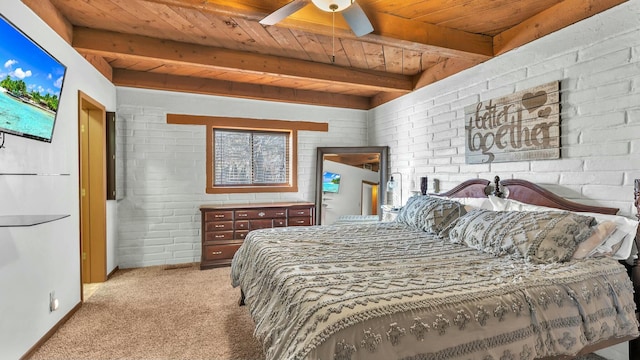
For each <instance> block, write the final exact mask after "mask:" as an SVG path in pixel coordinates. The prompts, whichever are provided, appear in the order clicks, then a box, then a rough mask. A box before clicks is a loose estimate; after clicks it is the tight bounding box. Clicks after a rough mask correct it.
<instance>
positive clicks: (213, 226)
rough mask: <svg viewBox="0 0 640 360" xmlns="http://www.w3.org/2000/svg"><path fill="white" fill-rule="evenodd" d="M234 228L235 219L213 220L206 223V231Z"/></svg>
mask: <svg viewBox="0 0 640 360" xmlns="http://www.w3.org/2000/svg"><path fill="white" fill-rule="evenodd" d="M224 230H233V221H211V222H208V223H206V224H205V231H224Z"/></svg>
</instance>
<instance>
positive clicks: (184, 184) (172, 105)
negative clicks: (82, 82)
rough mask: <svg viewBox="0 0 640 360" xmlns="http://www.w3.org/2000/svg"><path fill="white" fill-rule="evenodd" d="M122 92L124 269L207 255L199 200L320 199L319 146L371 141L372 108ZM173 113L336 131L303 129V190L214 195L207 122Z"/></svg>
mask: <svg viewBox="0 0 640 360" xmlns="http://www.w3.org/2000/svg"><path fill="white" fill-rule="evenodd" d="M117 93H118V111H117V114H118V119H117V121H118V146H119V147H120V148H122V149H123V151H124V153H123V154H122V159H121V160H122V161H123V164H122V165H121V166H122V167H123V169H124V171H123V176H124V179H123V180H122V183H123V186H124V198H123V199H122V200H120V201H119V202H118V222H119V226H118V237H119V247H118V258H119V265H120V267H121V268H125V267H140V266H150V265H159V264H172V263H186V262H196V261H200V227H201V222H200V211H199V207H200V205H202V204H224V203H255V202H258V203H271V202H277V201H309V202H314V201H315V159H316V148H317V147H318V146H364V145H366V144H367V129H366V112H365V111H360V110H348V109H336V108H328V107H321V106H309V105H296V104H285V103H275V102H265V101H255V100H244V99H232V98H225V97H215V96H204V95H193V94H181V93H171V92H164V91H152V90H139V89H131V88H118V89H117ZM167 113H176V114H190V115H212V116H231V117H246V118H258V119H277V120H289V121H296V120H298V121H312V122H327V123H328V124H329V131H328V132H312V131H301V132H299V133H298V189H299V191H298V192H296V193H249V194H228V195H227V194H224V195H209V194H206V193H205V184H206V173H205V166H206V163H205V148H206V142H205V141H206V133H205V127H204V126H201V125H168V124H167V123H166V114H167Z"/></svg>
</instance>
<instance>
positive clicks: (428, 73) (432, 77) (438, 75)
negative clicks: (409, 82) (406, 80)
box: [414, 58, 479, 90]
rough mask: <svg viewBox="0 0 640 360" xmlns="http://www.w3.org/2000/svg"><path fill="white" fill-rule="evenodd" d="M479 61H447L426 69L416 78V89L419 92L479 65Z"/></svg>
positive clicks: (451, 59)
mask: <svg viewBox="0 0 640 360" xmlns="http://www.w3.org/2000/svg"><path fill="white" fill-rule="evenodd" d="M478 63H479V62H478V61H474V60H465V59H453V58H450V59H446V60H444V61H441V62H439V63H437V64H436V65H434V66H432V67H430V68H428V69H426V70H425V71H423V72H422V73H421V74H419V75H416V76H415V86H414V89H415V90H417V89H419V88H421V87H425V86H427V85H429V84H433V83H435V82H437V81H440V80H442V79H444V78H447V77H449V76H451V75H453V74H457V73H459V72H460V71H463V70H466V69H468V68H470V67H473V66H476V65H478Z"/></svg>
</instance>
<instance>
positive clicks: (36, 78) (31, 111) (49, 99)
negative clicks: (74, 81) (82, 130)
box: [0, 15, 67, 142]
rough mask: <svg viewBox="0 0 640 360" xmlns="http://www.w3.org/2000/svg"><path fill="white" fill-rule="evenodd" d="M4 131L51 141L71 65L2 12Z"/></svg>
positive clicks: (0, 120) (0, 108)
mask: <svg viewBox="0 0 640 360" xmlns="http://www.w3.org/2000/svg"><path fill="white" fill-rule="evenodd" d="M0 34H2V41H0V66H1V68H0V132H3V133H7V134H13V135H17V136H23V137H26V138H30V139H35V140H40V141H45V142H51V138H52V136H53V128H54V125H55V123H56V115H57V113H58V104H59V103H60V95H61V94H62V84H63V82H64V77H65V74H66V72H67V67H66V66H64V65H63V64H62V63H60V62H59V61H58V60H56V59H55V58H54V57H53V56H51V54H49V53H48V52H47V51H46V50H44V49H43V48H42V47H40V46H39V45H38V44H36V43H35V42H34V41H33V40H31V39H30V38H29V37H28V36H27V35H25V34H24V33H23V32H22V31H20V30H19V29H18V28H17V27H15V26H14V25H13V24H12V23H11V22H9V21H8V20H7V19H5V18H4V17H3V16H2V15H0Z"/></svg>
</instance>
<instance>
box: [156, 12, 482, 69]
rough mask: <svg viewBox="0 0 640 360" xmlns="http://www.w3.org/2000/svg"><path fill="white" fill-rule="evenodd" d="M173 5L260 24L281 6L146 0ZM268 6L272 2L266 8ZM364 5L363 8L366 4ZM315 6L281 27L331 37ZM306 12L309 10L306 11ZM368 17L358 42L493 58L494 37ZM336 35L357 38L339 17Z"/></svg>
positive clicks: (378, 15)
mask: <svg viewBox="0 0 640 360" xmlns="http://www.w3.org/2000/svg"><path fill="white" fill-rule="evenodd" d="M146 1H149V2H154V3H160V4H165V5H171V6H180V7H184V8H192V9H197V10H200V11H206V12H209V13H213V14H216V15H221V16H229V17H241V18H244V19H247V20H253V21H259V20H261V19H262V18H263V17H265V16H266V15H268V14H269V13H271V12H272V11H274V10H276V9H277V8H278V7H279V6H281V5H283V4H284V3H282V4H273V3H272V2H265V1H257V0H239V1H229V0H207V1H204V2H203V1H202V0H146ZM265 3H271V6H270V7H269V8H265V7H264V4H265ZM363 6H364V5H363ZM310 7H313V5H309V6H307V8H304V9H302V10H301V11H298V12H297V13H295V14H293V15H291V16H289V17H288V18H287V19H285V20H283V21H281V22H280V23H278V26H282V27H287V28H291V29H296V30H301V31H305V32H313V33H316V34H322V35H327V36H331V35H332V29H331V23H332V22H331V15H330V14H329V13H324V12H322V11H315V10H313V9H312V10H313V11H308V9H309V8H310ZM305 9H307V10H305ZM365 12H366V13H367V16H368V17H369V19H370V20H371V23H372V24H373V28H374V32H373V33H371V34H368V35H365V36H363V37H361V38H359V39H361V40H362V39H366V41H368V42H371V43H375V44H379V45H387V46H393V47H405V48H407V49H412V50H418V51H430V52H435V53H440V54H441V55H442V56H446V57H460V58H466V59H469V58H470V59H474V60H477V61H484V60H487V59H489V58H491V57H493V53H494V52H493V38H492V37H491V36H486V35H481V34H474V33H470V32H465V31H461V30H456V29H452V28H447V27H444V26H439V25H433V24H427V23H424V22H420V21H414V20H409V19H403V18H401V17H398V16H393V15H389V14H385V13H382V12H375V11H373V10H371V9H369V8H365ZM335 30H336V32H335V35H336V36H337V37H339V38H345V39H355V38H356V36H355V35H354V34H353V32H351V30H350V29H349V27H348V25H347V24H346V22H344V21H343V20H342V17H341V16H339V17H336V29H335Z"/></svg>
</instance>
